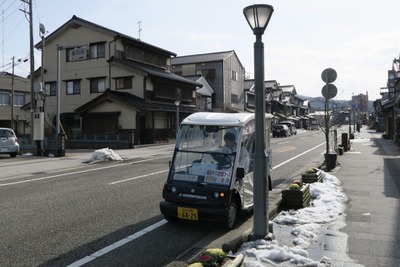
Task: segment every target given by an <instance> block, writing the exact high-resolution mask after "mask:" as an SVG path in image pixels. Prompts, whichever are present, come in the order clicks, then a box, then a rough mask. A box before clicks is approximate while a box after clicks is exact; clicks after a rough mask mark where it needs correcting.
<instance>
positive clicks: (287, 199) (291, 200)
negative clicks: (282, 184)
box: [282, 184, 311, 209]
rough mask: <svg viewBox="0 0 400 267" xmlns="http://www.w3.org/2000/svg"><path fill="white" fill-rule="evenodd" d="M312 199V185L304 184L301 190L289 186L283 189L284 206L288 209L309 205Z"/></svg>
mask: <svg viewBox="0 0 400 267" xmlns="http://www.w3.org/2000/svg"><path fill="white" fill-rule="evenodd" d="M310 201H311V194H310V185H309V184H303V186H302V187H301V188H300V190H290V189H289V186H288V187H286V188H285V189H283V190H282V206H283V208H286V209H301V208H304V207H308V206H309V205H310Z"/></svg>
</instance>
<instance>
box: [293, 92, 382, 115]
mask: <svg viewBox="0 0 400 267" xmlns="http://www.w3.org/2000/svg"><path fill="white" fill-rule="evenodd" d="M300 97H301V98H303V99H308V100H309V101H310V105H311V109H310V112H315V111H324V110H325V98H323V97H322V96H320V97H308V96H303V95H300ZM329 102H330V105H334V106H335V107H337V109H341V110H347V109H348V108H349V107H350V105H351V104H350V103H349V102H351V100H334V99H333V100H330V101H329ZM373 102H374V101H371V100H370V101H368V109H369V110H371V109H372V108H373Z"/></svg>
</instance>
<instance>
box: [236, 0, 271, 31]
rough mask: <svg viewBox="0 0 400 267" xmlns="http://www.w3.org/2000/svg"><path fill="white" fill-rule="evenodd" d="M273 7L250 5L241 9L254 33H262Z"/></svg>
mask: <svg viewBox="0 0 400 267" xmlns="http://www.w3.org/2000/svg"><path fill="white" fill-rule="evenodd" d="M273 12H274V7H273V6H270V5H252V6H248V7H245V8H244V9H243V14H244V16H245V18H246V20H247V23H249V25H250V28H251V29H252V30H253V33H254V34H255V35H262V34H264V31H265V29H266V28H267V26H268V23H269V20H270V19H271V15H272V13H273Z"/></svg>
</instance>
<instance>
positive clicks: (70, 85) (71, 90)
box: [66, 80, 81, 95]
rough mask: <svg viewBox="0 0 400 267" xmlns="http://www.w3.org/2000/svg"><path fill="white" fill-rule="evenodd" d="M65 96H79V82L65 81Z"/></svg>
mask: <svg viewBox="0 0 400 267" xmlns="http://www.w3.org/2000/svg"><path fill="white" fill-rule="evenodd" d="M66 84H67V95H79V94H80V93H81V81H80V80H71V81H67V82H66Z"/></svg>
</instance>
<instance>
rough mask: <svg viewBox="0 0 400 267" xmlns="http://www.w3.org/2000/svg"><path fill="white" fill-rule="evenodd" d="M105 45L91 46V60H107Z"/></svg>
mask: <svg viewBox="0 0 400 267" xmlns="http://www.w3.org/2000/svg"><path fill="white" fill-rule="evenodd" d="M105 47H106V45H105V43H95V44H90V58H105V56H106V48H105Z"/></svg>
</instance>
